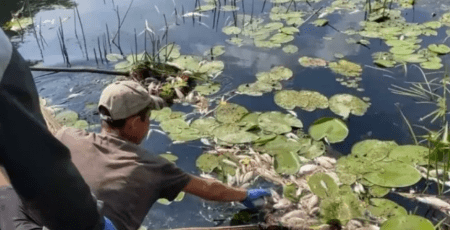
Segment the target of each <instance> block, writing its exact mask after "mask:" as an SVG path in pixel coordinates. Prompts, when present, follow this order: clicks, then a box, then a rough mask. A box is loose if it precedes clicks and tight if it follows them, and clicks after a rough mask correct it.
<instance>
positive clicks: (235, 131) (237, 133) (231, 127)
mask: <svg viewBox="0 0 450 230" xmlns="http://www.w3.org/2000/svg"><path fill="white" fill-rule="evenodd" d="M212 132H213V134H214V136H215V137H217V138H218V139H220V140H222V141H225V142H228V143H233V144H240V143H250V142H254V141H256V140H258V138H259V136H258V135H256V134H253V133H250V132H246V131H244V129H243V128H242V127H240V126H238V125H235V124H224V125H221V126H218V127H217V128H215V129H214V130H213V131H212Z"/></svg>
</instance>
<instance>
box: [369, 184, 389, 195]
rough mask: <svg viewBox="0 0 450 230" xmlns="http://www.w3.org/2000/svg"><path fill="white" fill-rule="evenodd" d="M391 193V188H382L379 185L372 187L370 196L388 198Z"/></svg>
mask: <svg viewBox="0 0 450 230" xmlns="http://www.w3.org/2000/svg"><path fill="white" fill-rule="evenodd" d="M390 191H391V188H386V187H381V186H378V185H372V186H370V188H369V193H370V195H372V196H374V197H383V196H386V195H387V194H388V193H389V192H390Z"/></svg>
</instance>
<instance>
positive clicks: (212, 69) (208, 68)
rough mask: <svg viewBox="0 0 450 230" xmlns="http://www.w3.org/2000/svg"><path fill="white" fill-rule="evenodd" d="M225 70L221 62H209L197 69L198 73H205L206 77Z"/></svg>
mask: <svg viewBox="0 0 450 230" xmlns="http://www.w3.org/2000/svg"><path fill="white" fill-rule="evenodd" d="M224 68H225V64H224V63H223V61H209V62H205V63H202V65H200V68H199V69H198V72H199V73H206V74H208V75H212V74H216V73H218V72H220V71H222V70H223V69H224Z"/></svg>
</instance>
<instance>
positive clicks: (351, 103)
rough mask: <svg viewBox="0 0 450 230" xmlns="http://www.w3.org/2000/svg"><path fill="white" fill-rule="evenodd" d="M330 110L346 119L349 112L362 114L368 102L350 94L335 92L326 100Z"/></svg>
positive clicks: (367, 106) (357, 114) (365, 110)
mask: <svg viewBox="0 0 450 230" xmlns="http://www.w3.org/2000/svg"><path fill="white" fill-rule="evenodd" d="M328 103H329V106H330V110H331V111H332V112H333V113H335V114H337V115H340V116H342V117H343V118H344V119H347V118H348V116H349V115H350V113H351V114H353V115H356V116H362V115H364V114H365V113H366V112H367V109H368V108H369V104H367V103H366V102H364V101H363V100H361V99H359V98H358V97H356V96H353V95H350V94H336V95H334V96H332V97H331V98H330V99H329V100H328Z"/></svg>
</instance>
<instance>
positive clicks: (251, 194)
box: [242, 189, 272, 209]
mask: <svg viewBox="0 0 450 230" xmlns="http://www.w3.org/2000/svg"><path fill="white" fill-rule="evenodd" d="M265 196H272V194H271V193H270V192H269V191H268V190H267V189H250V190H247V197H246V198H245V200H244V201H242V204H244V205H245V207H247V208H250V209H255V208H256V207H255V204H254V203H253V202H254V201H256V200H258V199H259V198H262V197H265Z"/></svg>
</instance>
